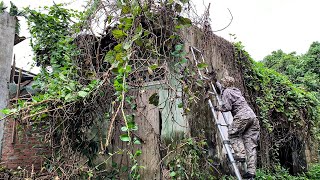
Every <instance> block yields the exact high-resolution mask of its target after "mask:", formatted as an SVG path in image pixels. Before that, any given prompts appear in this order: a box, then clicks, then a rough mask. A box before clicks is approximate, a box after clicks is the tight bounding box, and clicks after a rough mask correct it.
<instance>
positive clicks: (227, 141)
mask: <svg viewBox="0 0 320 180" xmlns="http://www.w3.org/2000/svg"><path fill="white" fill-rule="evenodd" d="M222 143H223V144H231V142H230V140H223V141H222Z"/></svg>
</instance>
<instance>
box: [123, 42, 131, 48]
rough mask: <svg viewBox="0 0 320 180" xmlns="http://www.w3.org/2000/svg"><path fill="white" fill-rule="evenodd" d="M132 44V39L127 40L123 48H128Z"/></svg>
mask: <svg viewBox="0 0 320 180" xmlns="http://www.w3.org/2000/svg"><path fill="white" fill-rule="evenodd" d="M131 45H132V42H131V41H129V42H125V43H124V45H123V49H125V50H128V49H129V48H130V47H131Z"/></svg>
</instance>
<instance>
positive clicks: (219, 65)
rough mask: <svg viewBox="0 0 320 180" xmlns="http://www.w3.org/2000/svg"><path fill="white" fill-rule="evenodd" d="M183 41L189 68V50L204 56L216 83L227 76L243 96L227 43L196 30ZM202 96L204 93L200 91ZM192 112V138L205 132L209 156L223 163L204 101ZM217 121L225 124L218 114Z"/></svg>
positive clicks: (210, 115) (193, 29) (239, 72)
mask: <svg viewBox="0 0 320 180" xmlns="http://www.w3.org/2000/svg"><path fill="white" fill-rule="evenodd" d="M182 37H183V39H184V40H185V42H184V43H185V51H186V52H187V53H188V57H189V62H190V64H191V65H192V66H196V65H195V62H194V61H193V57H192V53H191V51H190V46H193V47H195V48H197V49H199V50H200V51H202V52H203V55H204V59H205V63H206V64H208V69H209V71H212V70H213V71H215V72H216V73H217V78H218V80H219V79H221V78H222V77H223V75H224V74H225V73H226V72H227V73H228V74H229V75H230V76H233V77H234V78H235V81H236V82H235V86H236V87H238V88H239V89H240V90H241V91H242V92H245V91H244V90H245V87H244V84H243V79H242V77H241V75H242V73H241V70H240V68H239V67H238V65H237V63H236V62H235V58H234V48H233V45H232V44H231V43H230V42H229V41H227V40H225V39H223V38H221V37H219V36H217V35H215V34H213V33H209V34H206V33H204V32H203V31H202V30H200V29H199V28H197V27H190V28H189V29H188V30H187V31H184V32H183V34H182ZM196 55H199V53H196ZM198 60H201V59H200V57H198ZM202 92H203V93H205V91H204V90H202ZM244 95H245V94H244ZM245 96H246V95H245ZM213 100H214V98H213ZM191 112H192V113H190V114H189V115H188V117H187V119H188V122H189V124H190V131H191V136H198V135H199V134H201V133H202V134H203V132H204V134H205V136H206V138H207V143H208V145H209V150H210V151H209V152H210V155H212V156H213V158H214V159H216V158H217V159H220V160H222V159H225V152H224V150H223V148H222V147H223V145H222V143H221V141H220V137H219V135H218V132H217V128H216V124H215V123H214V122H213V121H212V119H213V117H212V113H211V110H210V108H209V106H208V103H207V101H206V100H205V99H204V98H203V97H202V99H201V100H200V101H199V102H198V103H197V104H194V105H192V108H191ZM227 117H230V119H229V122H232V116H227ZM218 118H219V120H220V122H222V123H224V121H223V117H222V115H221V114H220V115H219V116H218ZM224 135H225V136H227V129H226V128H224ZM222 163H224V162H222Z"/></svg>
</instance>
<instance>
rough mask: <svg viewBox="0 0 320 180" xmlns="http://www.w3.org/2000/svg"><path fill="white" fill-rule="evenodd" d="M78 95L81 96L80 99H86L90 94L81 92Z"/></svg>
mask: <svg viewBox="0 0 320 180" xmlns="http://www.w3.org/2000/svg"><path fill="white" fill-rule="evenodd" d="M78 95H79V96H80V97H83V98H84V97H86V96H87V95H88V92H86V91H79V92H78Z"/></svg>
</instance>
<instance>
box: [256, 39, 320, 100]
mask: <svg viewBox="0 0 320 180" xmlns="http://www.w3.org/2000/svg"><path fill="white" fill-rule="evenodd" d="M319 54H320V43H319V42H313V43H312V44H311V45H310V48H309V50H308V51H307V52H306V53H305V54H302V55H297V54H296V53H295V52H292V53H289V54H287V53H284V52H283V51H282V50H277V51H273V52H272V53H271V54H270V55H268V56H266V57H265V58H264V59H263V61H262V62H263V63H264V64H265V66H266V67H268V68H270V69H274V70H276V71H277V72H279V73H282V74H285V75H287V76H288V78H289V79H290V81H291V82H293V83H294V84H296V85H297V86H299V87H301V88H303V89H305V90H306V91H309V92H313V93H314V94H315V95H316V96H317V97H318V98H319V97H320V94H319V88H320V71H319V69H320V66H319V64H320V57H319Z"/></svg>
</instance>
